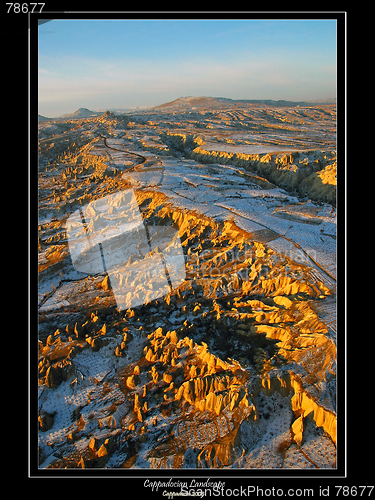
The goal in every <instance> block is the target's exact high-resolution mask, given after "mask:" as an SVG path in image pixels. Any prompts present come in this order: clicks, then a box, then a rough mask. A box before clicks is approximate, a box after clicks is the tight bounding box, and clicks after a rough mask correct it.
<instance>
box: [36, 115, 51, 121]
mask: <svg viewBox="0 0 375 500" xmlns="http://www.w3.org/2000/svg"><path fill="white" fill-rule="evenodd" d="M50 119H51V118H47V117H46V116H43V115H38V122H45V121H48V120H50Z"/></svg>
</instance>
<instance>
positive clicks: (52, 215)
mask: <svg viewBox="0 0 375 500" xmlns="http://www.w3.org/2000/svg"><path fill="white" fill-rule="evenodd" d="M12 5H16V4H12ZM32 5H33V4H32ZM36 5H37V6H39V5H44V4H36ZM47 7H48V6H47V5H46V6H45V9H44V11H43V10H42V11H41V12H39V14H37V15H36V17H34V18H33V16H32V15H31V16H30V17H31V18H32V21H33V22H32V24H31V30H30V37H31V38H30V39H31V52H30V56H31V62H30V68H31V70H30V71H31V73H30V81H31V84H32V93H31V99H32V101H33V105H32V108H31V109H32V112H31V121H30V123H31V130H32V133H33V135H32V138H33V139H32V141H31V142H32V144H33V146H32V149H31V151H32V158H33V160H32V165H34V167H32V173H31V180H32V184H31V185H32V189H34V195H35V196H34V198H33V200H34V204H33V206H32V208H31V212H32V213H33V214H34V216H33V218H32V219H31V228H30V231H31V232H32V233H33V234H34V235H35V233H36V231H37V237H35V238H34V239H33V240H32V248H31V252H32V262H34V263H35V265H36V255H37V258H38V266H37V277H36V287H35V290H32V293H35V294H36V295H37V301H36V302H37V310H36V314H35V316H36V324H37V326H36V330H37V332H36V333H35V336H32V337H31V342H30V343H31V345H32V350H31V352H32V353H34V352H35V356H34V354H32V356H31V361H30V363H31V372H32V373H34V372H35V370H36V366H37V367H38V368H37V377H35V381H33V382H32V385H33V387H32V388H31V400H32V408H35V411H34V410H33V412H32V413H31V423H30V425H31V428H32V429H33V432H34V430H36V435H37V463H36V468H37V471H38V473H39V475H41V474H42V475H43V474H44V475H45V477H48V476H49V475H50V474H52V475H53V474H62V473H63V471H64V473H66V474H71V475H72V476H74V475H76V474H78V475H79V474H91V475H95V474H96V475H98V476H100V475H103V476H105V475H106V474H107V473H108V474H111V473H112V474H118V475H122V476H124V477H125V475H126V474H128V475H129V476H132V475H133V476H134V477H135V476H137V477H138V476H139V477H143V478H147V479H145V480H143V482H142V485H143V489H144V492H145V493H146V494H147V493H149V494H150V495H151V494H157V493H158V494H160V495H163V496H167V497H169V498H173V497H174V496H175V495H181V496H201V497H203V496H232V495H233V496H250V493H253V496H281V495H282V496H284V495H287V496H293V495H292V494H291V493H290V492H289V493H288V490H287V488H286V486H285V487H284V490H283V489H282V490H275V492H274V494H272V495H271V493H272V491H271V489H270V488H272V486H270V484H268V486H267V485H264V490H263V491H262V494H261V495H260V491H256V490H255V488H256V486H246V488H254V489H251V490H249V489H246V491H245V490H242V489H241V490H240V489H238V490H237V493H236V492H235V490H233V489H232V490H230V488H229V486H228V485H229V483H228V482H227V483H225V482H223V481H224V480H223V479H222V478H225V477H228V478H229V477H235V476H236V475H238V476H241V477H242V476H247V477H249V478H250V477H251V476H256V477H261V478H263V477H266V476H267V475H268V474H271V475H276V476H277V477H284V476H285V477H288V476H293V477H294V476H295V477H302V476H304V477H305V476H306V477H310V475H311V477H313V476H314V474H324V476H325V477H330V476H335V475H336V476H337V474H339V473H340V474H341V475H343V473H344V472H343V471H344V470H345V465H346V458H345V455H346V453H345V450H346V443H345V433H344V426H345V406H344V405H343V401H344V399H345V398H341V400H340V401H341V403H340V405H341V406H340V405H339V407H340V411H338V408H337V405H336V401H337V399H340V398H337V395H338V393H339V392H340V391H342V393H344V392H345V374H344V371H345V355H344V354H343V356H338V357H337V351H339V352H343V353H344V348H345V325H344V322H340V321H339V326H340V334H339V336H337V326H336V324H337V315H338V302H337V291H338V285H339V286H340V287H341V290H344V288H345V279H344V278H343V279H340V274H338V273H337V271H338V267H339V266H338V260H337V254H338V253H340V248H338V245H337V234H338V235H339V238H340V237H341V239H342V238H343V235H344V232H345V229H344V228H343V224H344V219H345V207H344V204H345V177H346V157H345V151H344V146H343V145H344V144H345V139H346V136H345V130H344V127H343V126H342V127H339V128H338V122H339V121H340V120H341V122H343V121H344V119H345V92H344V91H343V90H342V87H343V83H345V82H343V78H342V76H343V61H342V58H341V59H339V57H338V54H339V52H340V54H342V48H343V46H345V37H344V36H343V34H344V33H345V30H344V29H343V27H345V13H330V12H326V13H325V12H317V13H314V12H312V13H306V14H304V13H298V14H296V13H288V12H285V13H282V14H276V13H275V14H272V13H263V14H262V13H258V14H257V15H254V14H252V13H229V12H228V13H227V14H225V13H224V14H223V13H221V14H220V15H219V14H215V13H212V14H211V15H209V14H207V13H206V14H205V15H203V14H200V13H190V14H189V13H186V14H185V15H183V16H182V15H177V14H171V13H164V14H163V13H159V14H158V15H156V14H149V15H142V14H140V13H139V14H138V15H137V14H135V13H132V14H129V13H128V14H126V13H122V14H116V15H112V16H111V15H110V14H109V13H108V14H105V13H103V14H102V15H99V14H98V13H96V14H92V15H91V14H90V13H89V12H87V13H86V15H85V14H82V13H80V14H76V15H75V14H74V13H65V14H55V15H54V14H53V13H50V14H49V15H48V12H47ZM37 9H38V10H40V7H37ZM340 47H341V48H340ZM340 72H341V73H340ZM340 75H341V83H339V80H340V78H339V76H340ZM344 78H345V75H344ZM340 106H341V107H340ZM36 111H37V113H36ZM36 114H37V116H36ZM36 143H37V144H36ZM338 143H339V144H341V146H340V147H341V150H340V148H338V147H337V144H338ZM33 152H34V153H33ZM337 160H339V172H340V173H339V175H337ZM340 183H341V186H342V187H341V192H340ZM338 192H340V194H342V196H339V197H338ZM340 218H341V222H340ZM337 220H339V230H337ZM340 231H341V236H340ZM341 249H342V247H341ZM32 265H33V264H32ZM339 296H340V294H339ZM341 297H342V295H341ZM34 326H35V322H34ZM33 335H34V334H33ZM36 336H37V338H36ZM336 339H337V342H336ZM36 344H37V348H35V346H36ZM340 350H341V351H340ZM337 359H338V360H339V362H338V363H337V365H336V361H337ZM340 370H341V371H340ZM337 371H339V372H340V373H343V376H342V377H341V378H340V377H338V381H339V385H340V384H341V389H340V388H338V384H337V383H336V380H337ZM340 419H341V420H340ZM340 425H341V428H340ZM36 428H37V429H36ZM339 429H341V432H340V431H339ZM124 469H128V470H127V471H125V470H124ZM158 474H159V476H158ZM160 474H161V476H160ZM203 476H204V477H203ZM161 477H162V478H163V479H160V478H161ZM177 477H179V478H180V479H177ZM158 478H159V479H158ZM192 478H195V479H192ZM204 478H211V479H210V480H209V481H208V479H207V480H206V479H204ZM241 484H242V483H241ZM337 484H339V483H337ZM233 487H234V488H235V486H233ZM262 487H263V486H262ZM309 487H311V483H309V482H306V488H309ZM237 488H240V486H237ZM266 488H269V491H268V493H269V494H267V490H266ZM301 488H302V489H301V492H300V494H298V492H297V486H295V489H294V490H293V493H295V496H312V495H311V494H309V493H308V492H305V491H304V490H303V487H301ZM314 488H315V490H311V491H313V493H315V496H326V495H325V494H324V490H322V489H321V490H318V485H317V484H316V483H314ZM358 488H359V487H358ZM366 488H367V487H366ZM277 491H278V492H279V493H277ZM322 491H323V492H322ZM332 491H333V490H332ZM202 492H203V493H202ZM371 492H372V490H371ZM371 492H370V490H369V489H367V490H366V491H364V496H368V494H370V493H371ZM215 493H217V495H215ZM334 493H337V492H334ZM339 493H341V494H342V493H343V491H341V492H339Z"/></svg>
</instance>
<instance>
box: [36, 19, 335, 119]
mask: <svg viewBox="0 0 375 500" xmlns="http://www.w3.org/2000/svg"><path fill="white" fill-rule="evenodd" d="M38 43H39V47H38V49H39V50H38V59H39V60H38V78H39V114H42V115H44V116H50V117H53V116H59V115H62V114H65V113H71V112H73V111H75V110H76V109H77V108H80V107H85V108H89V109H93V110H105V109H111V108H132V107H136V106H156V105H158V104H162V103H164V102H167V101H172V100H174V99H177V98H178V97H181V96H189V95H190V96H199V95H205V96H218V97H219V96H220V97H230V98H232V99H276V100H277V99H285V100H295V101H298V100H313V99H325V98H329V97H336V21H335V20H290V21H289V20H264V21H263V20H230V21H229V20H218V19H217V20H54V21H50V22H48V23H45V24H42V25H41V26H39V35H38Z"/></svg>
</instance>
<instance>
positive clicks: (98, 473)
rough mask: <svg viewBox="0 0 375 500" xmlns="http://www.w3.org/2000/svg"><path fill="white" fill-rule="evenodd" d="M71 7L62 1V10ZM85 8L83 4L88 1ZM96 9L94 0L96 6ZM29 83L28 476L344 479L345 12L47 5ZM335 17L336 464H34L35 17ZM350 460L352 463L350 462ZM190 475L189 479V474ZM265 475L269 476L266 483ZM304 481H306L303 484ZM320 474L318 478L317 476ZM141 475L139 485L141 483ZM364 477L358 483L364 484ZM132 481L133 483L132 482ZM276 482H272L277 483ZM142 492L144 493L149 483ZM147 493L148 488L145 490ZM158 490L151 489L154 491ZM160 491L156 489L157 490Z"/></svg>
mask: <svg viewBox="0 0 375 500" xmlns="http://www.w3.org/2000/svg"><path fill="white" fill-rule="evenodd" d="M66 9H69V7H68V6H67V5H66V4H65V5H64V10H66ZM86 9H87V4H86ZM94 9H95V6H94ZM27 17H28V24H29V30H28V31H29V36H30V46H29V53H30V57H29V64H28V69H29V76H30V80H29V85H30V99H29V110H30V118H29V141H30V171H29V172H30V173H29V181H30V188H29V200H30V207H29V214H30V216H29V224H30V226H29V231H30V247H29V253H30V291H29V296H30V302H29V307H30V316H29V322H30V323H29V326H30V330H29V359H28V366H29V436H30V441H29V457H28V459H29V464H28V477H30V478H36V477H38V478H48V477H50V478H52V477H60V478H62V477H65V478H66V477H71V478H73V477H81V478H83V477H92V478H103V477H104V478H107V477H110V478H114V477H116V478H127V479H129V480H133V481H136V482H137V483H138V482H139V484H140V479H141V478H142V479H143V481H144V480H145V479H159V480H165V481H167V480H168V479H169V478H171V477H172V478H174V479H177V478H181V480H183V478H186V480H188V481H190V479H191V478H201V479H204V478H207V477H210V478H212V480H219V479H220V480H223V481H225V483H226V487H232V488H233V487H238V481H239V480H240V479H241V480H246V482H245V484H244V486H246V485H247V484H256V485H257V486H259V487H262V488H272V486H273V485H274V482H275V481H276V482H277V483H279V484H280V488H284V489H285V488H287V486H286V484H285V481H287V482H290V481H291V479H292V478H293V481H292V482H291V484H290V485H288V487H295V488H296V487H298V486H297V482H298V481H299V480H302V479H304V481H303V482H304V483H305V484H304V487H311V488H314V496H317V495H318V490H317V485H318V484H319V486H323V485H324V484H325V481H327V480H328V479H331V480H332V479H334V482H335V484H340V483H341V481H342V479H343V478H345V477H346V475H347V467H346V466H347V458H348V457H347V453H346V448H347V443H346V428H347V420H346V402H347V401H346V399H347V390H346V378H347V374H346V369H347V366H346V342H345V340H344V335H346V317H345V310H346V217H345V215H344V214H345V213H346V175H345V172H346V156H347V155H346V103H347V98H346V13H345V12H323V11H321V12H311V11H310V12H308V11H306V12H302V11H301V12H285V11H284V12H262V11H257V12H251V11H250V12H249V11H247V12H244V11H235V12H234V11H231V12H204V11H201V12H197V11H172V12H171V11H157V12H151V11H150V12H143V11H126V12H120V13H119V12H118V11H112V12H108V11H106V12H105V13H103V12H100V13H96V12H94V13H92V12H85V10H84V9H83V10H82V11H79V10H78V6H77V3H75V4H74V8H73V9H72V11H71V12H69V13H68V12H61V11H54V10H47V5H46V6H45V7H44V10H43V12H42V13H41V14H33V15H29V16H27ZM51 18H52V19H119V18H120V19H336V20H337V103H338V104H337V110H338V125H337V132H338V146H337V147H338V152H337V155H338V164H339V165H340V166H339V174H338V179H339V181H338V190H337V192H338V194H337V212H338V214H339V215H338V223H339V224H338V225H339V228H338V239H337V254H338V257H337V263H338V269H339V271H340V272H339V273H338V293H337V300H338V312H339V314H338V325H339V327H340V328H338V331H339V330H340V331H341V332H342V333H340V336H339V337H338V339H339V341H338V347H337V349H338V360H339V363H338V377H337V380H338V389H337V393H338V394H337V395H338V411H337V414H338V439H337V441H338V447H337V452H338V457H337V466H338V468H337V469H336V470H332V471H331V470H329V471H323V472H320V471H319V470H303V471H299V470H296V469H293V470H290V469H286V470H284V469H282V470H275V471H273V470H269V469H264V470H263V469H262V470H259V469H256V470H252V469H191V470H181V469H178V470H177V469H170V470H164V469H163V470H158V469H142V470H141V469H101V470H98V469H91V470H90V469H65V470H64V469H43V470H40V469H38V465H37V442H38V441H37V436H38V431H37V425H35V424H34V422H36V420H37V419H36V415H37V410H38V408H37V370H36V368H35V367H34V365H35V366H36V364H35V361H34V360H35V359H36V358H37V342H36V339H37V330H38V319H37V317H38V314H37V307H36V305H37V300H36V296H37V266H36V264H34V263H36V262H37V259H36V256H37V244H36V243H37V230H36V229H37V211H36V210H35V207H37V184H38V176H37V156H38V140H37V132H38V119H37V115H38V109H37V95H38V92H37V88H38V75H37V61H38V35H37V33H38V30H37V25H38V20H39V19H40V20H47V19H51ZM352 465H353V464H352ZM188 477H189V478H190V479H187V478H188ZM269 479H272V484H270V482H269ZM306 479H307V480H310V479H311V480H313V481H311V482H310V481H307V482H308V483H310V484H311V486H310V484H309V485H307V484H306ZM318 479H319V481H317V480H318ZM234 480H235V481H236V483H235V484H236V486H235V485H234V484H232V485H231V483H232V481H234ZM143 481H142V484H140V485H141V486H143ZM367 483H368V480H367V482H364V481H362V484H367ZM131 485H133V486H134V484H133V482H132V483H131ZM275 487H276V486H275ZM142 492H144V493H146V492H147V489H143V490H142ZM149 493H151V491H149ZM155 494H156V493H155V492H154V493H153V495H155ZM159 494H160V491H159Z"/></svg>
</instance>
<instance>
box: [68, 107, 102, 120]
mask: <svg viewBox="0 0 375 500" xmlns="http://www.w3.org/2000/svg"><path fill="white" fill-rule="evenodd" d="M102 114H103V113H101V112H98V111H90V110H89V109H87V108H79V109H77V111H75V112H74V113H71V114H68V115H63V116H62V117H61V118H90V117H91V116H100V115H102Z"/></svg>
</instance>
